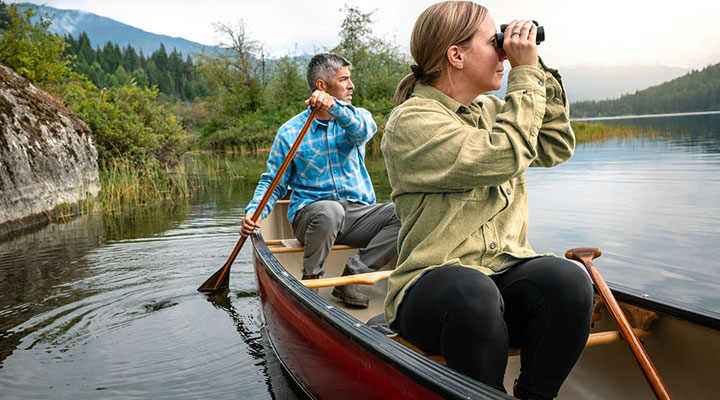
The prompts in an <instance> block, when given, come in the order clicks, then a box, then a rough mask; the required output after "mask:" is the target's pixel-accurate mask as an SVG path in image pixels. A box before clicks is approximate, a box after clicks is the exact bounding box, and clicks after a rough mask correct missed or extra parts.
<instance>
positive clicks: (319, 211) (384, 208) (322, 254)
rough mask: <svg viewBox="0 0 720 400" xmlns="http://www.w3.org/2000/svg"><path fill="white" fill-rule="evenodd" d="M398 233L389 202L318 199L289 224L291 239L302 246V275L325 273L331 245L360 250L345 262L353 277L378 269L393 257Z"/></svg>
mask: <svg viewBox="0 0 720 400" xmlns="http://www.w3.org/2000/svg"><path fill="white" fill-rule="evenodd" d="M399 230H400V220H399V219H398V218H397V216H395V205H394V204H393V203H382V204H372V205H363V204H358V203H352V202H347V201H335V200H318V201H316V202H313V203H310V204H308V205H307V206H305V207H303V208H302V209H301V210H300V211H298V213H297V214H295V220H294V221H293V231H294V232H295V237H297V239H298V241H299V242H300V243H302V245H303V246H305V256H304V257H303V273H304V274H305V275H317V274H323V273H324V272H325V259H326V258H327V256H328V254H330V250H331V248H332V246H333V244H347V245H351V246H357V247H360V248H361V249H360V250H358V253H357V255H355V256H354V257H353V258H351V259H349V260H348V262H347V266H348V269H350V271H351V272H352V273H353V274H359V273H364V272H370V271H374V270H377V269H380V268H382V266H383V265H385V264H386V263H387V262H388V261H390V260H391V259H392V258H393V257H394V256H395V255H397V236H398V231H399Z"/></svg>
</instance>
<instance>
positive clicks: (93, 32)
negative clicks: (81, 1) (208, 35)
mask: <svg viewBox="0 0 720 400" xmlns="http://www.w3.org/2000/svg"><path fill="white" fill-rule="evenodd" d="M29 5H31V4H27V3H23V4H18V6H20V7H27V6H29ZM46 13H47V14H49V15H50V16H54V17H53V23H52V25H51V26H50V29H49V30H50V32H53V33H57V34H58V35H60V36H63V35H68V34H69V35H72V36H73V37H74V38H77V37H78V36H79V35H80V34H81V33H82V32H83V31H85V32H86V33H87V34H88V37H89V38H90V43H91V44H92V46H93V47H100V48H102V47H104V46H105V44H106V43H107V42H108V41H110V42H113V43H116V44H117V45H118V46H120V48H125V47H127V45H131V46H132V47H134V48H135V50H136V51H138V52H139V51H140V49H142V51H143V53H144V54H145V55H148V56H149V55H150V54H152V53H153V52H154V51H155V50H157V49H159V48H160V44H161V43H162V44H164V45H165V49H166V50H167V51H168V52H170V51H172V49H173V48H175V49H177V51H179V52H180V53H182V54H183V57H187V56H188V55H190V54H191V53H193V52H200V51H201V50H202V49H205V52H206V53H212V52H214V51H215V50H217V49H218V48H217V47H215V46H206V45H202V44H200V43H196V42H192V41H190V40H187V39H183V38H178V37H171V36H167V35H158V34H155V33H151V32H147V31H144V30H142V29H138V28H135V27H133V26H130V25H127V24H123V23H122V22H118V21H115V20H114V19H111V18H107V17H102V16H99V15H97V14H93V13H89V12H85V11H80V10H64V9H59V8H54V7H49V6H40V7H39V10H38V14H39V15H44V14H46Z"/></svg>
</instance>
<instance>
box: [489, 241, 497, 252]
mask: <svg viewBox="0 0 720 400" xmlns="http://www.w3.org/2000/svg"><path fill="white" fill-rule="evenodd" d="M496 247H497V245H496V244H495V242H491V243H490V250H495V248H496Z"/></svg>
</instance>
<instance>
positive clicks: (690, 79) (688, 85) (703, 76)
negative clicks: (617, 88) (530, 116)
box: [570, 64, 720, 118]
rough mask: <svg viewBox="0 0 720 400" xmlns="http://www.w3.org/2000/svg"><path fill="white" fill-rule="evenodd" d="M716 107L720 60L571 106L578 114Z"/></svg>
mask: <svg viewBox="0 0 720 400" xmlns="http://www.w3.org/2000/svg"><path fill="white" fill-rule="evenodd" d="M716 110H720V64H715V65H711V66H708V67H705V68H704V69H702V70H699V71H698V70H694V71H691V72H689V73H687V74H685V75H683V76H681V77H679V78H675V79H673V80H671V81H669V82H665V83H663V84H661V85H657V86H651V87H649V88H647V89H643V90H640V91H637V92H635V93H633V94H626V95H623V96H621V97H620V98H618V99H612V100H604V101H583V102H577V103H573V104H572V106H571V107H570V112H571V113H572V116H573V117H575V118H578V117H605V116H616V115H641V114H661V113H679V112H695V111H716Z"/></svg>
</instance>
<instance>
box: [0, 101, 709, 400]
mask: <svg viewBox="0 0 720 400" xmlns="http://www.w3.org/2000/svg"><path fill="white" fill-rule="evenodd" d="M612 123H618V124H624V125H629V124H632V125H637V126H639V127H641V128H642V129H644V130H647V131H648V132H652V133H648V134H647V135H640V136H638V137H635V138H632V139H610V140H607V141H604V142H600V143H591V144H581V145H579V146H578V148H577V151H576V154H575V156H574V157H573V158H572V159H571V160H570V161H568V162H567V163H565V164H563V165H561V166H559V167H556V168H552V169H532V170H531V171H529V173H528V186H529V188H528V190H529V193H530V219H531V222H530V242H531V244H532V245H533V247H534V248H535V250H536V251H538V252H547V251H551V252H554V253H556V254H558V255H562V254H563V253H564V251H565V250H566V249H569V248H571V247H578V246H594V247H600V248H602V250H603V252H604V254H603V256H602V257H601V258H600V259H598V260H597V261H596V266H597V268H598V269H599V270H600V272H601V273H602V274H603V276H604V277H605V279H606V280H607V281H609V282H614V283H618V284H621V285H623V286H627V287H631V288H637V289H639V290H642V291H644V292H645V293H647V294H648V295H649V296H656V297H666V298H673V299H675V300H677V301H681V302H683V303H686V304H687V305H689V306H691V307H693V308H701V309H706V310H710V311H713V312H718V311H720V293H719V292H718V290H717V288H718V287H720V263H719V262H718V261H717V258H715V257H713V256H712V253H711V252H710V251H711V250H713V249H715V248H716V246H717V243H718V242H719V241H720V201H719V200H720V115H708V116H691V117H673V118H644V119H637V120H618V121H613V122H612ZM262 158H263V157H262V156H260V157H259V158H256V159H252V160H250V163H249V164H250V165H252V166H254V168H255V169H257V168H258V166H262V163H263V159H262ZM368 161H369V166H370V169H371V174H372V175H373V181H374V182H375V184H376V190H377V193H378V197H379V198H380V199H383V200H387V199H388V197H389V187H388V186H387V178H386V175H385V172H384V169H383V163H382V160H381V159H378V158H375V159H370V160H368ZM227 162H228V163H235V162H244V163H248V160H247V159H244V160H238V156H228V160H227ZM251 169H252V168H251ZM259 172H260V171H256V172H249V173H247V174H246V176H247V177H248V178H247V179H235V180H226V181H222V182H215V184H212V185H209V186H207V187H205V188H203V189H202V190H200V191H199V192H198V193H197V195H196V196H195V197H194V198H193V199H192V201H191V202H190V204H185V205H181V206H177V207H174V208H163V209H149V210H137V211H136V212H133V213H130V214H126V215H122V216H115V217H111V216H100V215H91V216H88V217H86V218H84V219H74V220H71V221H69V222H66V223H58V224H52V225H50V226H47V227H45V228H43V229H41V230H39V231H37V232H34V233H31V234H27V235H24V236H22V237H19V238H16V239H14V240H12V241H7V242H3V243H0V340H1V342H0V398H2V399H29V398H32V399H37V398H53V399H98V398H110V399H114V398H122V399H131V398H153V399H162V398H172V399H183V398H243V399H267V398H272V399H294V398H304V395H303V394H302V392H301V391H300V390H299V389H298V388H297V387H296V386H295V385H294V384H293V383H292V380H291V378H289V377H288V375H287V374H286V373H285V372H284V370H283V369H282V367H281V365H280V363H279V361H278V360H277V358H276V357H275V356H274V354H273V353H272V350H271V349H270V347H269V344H268V343H267V339H266V337H265V336H264V334H263V322H262V315H261V313H260V305H259V299H258V297H257V289H256V283H255V277H254V273H253V269H252V262H251V255H250V248H249V247H250V246H247V247H246V248H245V249H243V250H242V251H241V252H240V254H239V256H238V258H237V260H236V261H235V264H234V265H233V268H232V274H231V284H230V286H231V287H230V289H231V290H230V291H229V293H228V294H227V296H222V297H208V296H206V295H205V294H202V293H199V292H197V291H196V289H197V287H198V286H199V285H200V284H201V283H202V282H203V281H204V280H205V279H206V278H207V277H209V276H210V275H211V274H212V273H213V272H215V271H216V270H217V269H218V268H220V267H221V266H222V265H223V264H224V262H225V260H226V259H227V257H228V256H229V254H230V251H231V250H232V248H233V246H234V245H235V243H236V241H237V239H238V235H237V231H238V228H239V225H240V220H241V217H242V212H243V208H244V205H245V204H246V203H247V201H248V199H249V198H250V196H251V195H252V191H253V189H254V185H255V179H257V176H259ZM253 177H255V178H253Z"/></svg>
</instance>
